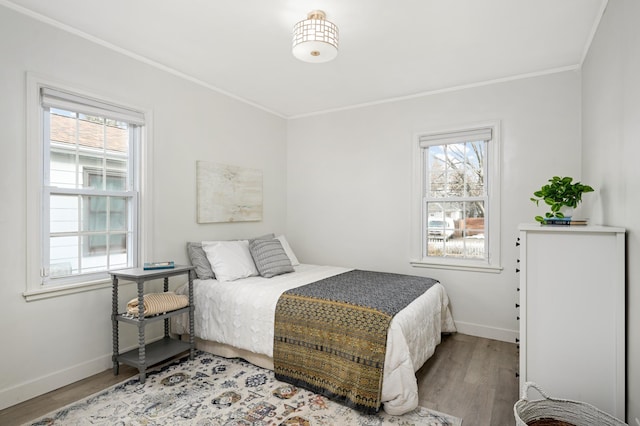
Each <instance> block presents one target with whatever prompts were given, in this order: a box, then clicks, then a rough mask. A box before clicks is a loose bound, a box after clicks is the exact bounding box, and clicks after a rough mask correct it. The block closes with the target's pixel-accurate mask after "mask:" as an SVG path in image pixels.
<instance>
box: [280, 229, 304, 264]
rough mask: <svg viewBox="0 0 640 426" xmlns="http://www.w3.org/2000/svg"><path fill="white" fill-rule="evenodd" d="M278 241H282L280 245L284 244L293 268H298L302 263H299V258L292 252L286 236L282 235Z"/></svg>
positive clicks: (283, 246)
mask: <svg viewBox="0 0 640 426" xmlns="http://www.w3.org/2000/svg"><path fill="white" fill-rule="evenodd" d="M277 239H278V240H279V241H280V244H282V248H283V249H284V252H285V253H287V256H289V260H290V261H291V266H298V265H299V264H300V262H298V258H297V257H296V255H295V254H293V250H291V246H289V243H288V242H287V239H286V238H285V237H284V235H280V236H279V237H278V238H277Z"/></svg>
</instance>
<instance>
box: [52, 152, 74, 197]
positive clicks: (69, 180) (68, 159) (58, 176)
mask: <svg viewBox="0 0 640 426" xmlns="http://www.w3.org/2000/svg"><path fill="white" fill-rule="evenodd" d="M49 161H50V163H49V183H50V185H51V186H55V187H58V188H75V187H76V154H75V152H72V151H71V152H70V151H68V150H62V149H53V148H52V149H51V152H50V160H49Z"/></svg>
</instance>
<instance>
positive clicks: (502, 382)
mask: <svg viewBox="0 0 640 426" xmlns="http://www.w3.org/2000/svg"><path fill="white" fill-rule="evenodd" d="M516 365H517V352H516V346H515V344H512V343H505V342H499V341H496V340H489V339H483V338H479V337H473V336H467V335H464V334H452V335H450V336H445V337H443V340H442V343H441V344H440V345H439V346H438V347H437V349H436V352H435V354H434V355H433V356H432V357H431V358H430V359H429V360H428V361H427V363H426V364H425V365H424V366H423V367H422V368H421V369H420V370H419V371H418V372H417V376H418V387H419V395H420V405H421V406H423V407H428V408H431V409H433V410H437V411H441V412H444V413H448V414H451V415H454V416H457V417H460V418H462V419H463V422H462V424H463V426H511V425H513V424H514V423H515V420H514V417H513V404H515V402H516V401H517V399H518V381H517V379H516V376H515V372H516ZM136 374H137V370H136V369H134V368H131V367H128V366H125V365H122V366H121V367H120V374H119V375H118V376H114V375H113V372H112V371H111V370H106V371H104V372H102V373H99V374H96V375H95V376H91V377H89V378H87V379H84V380H81V381H79V382H76V383H73V384H71V385H68V386H65V387H63V388H60V389H58V390H55V391H53V392H49V393H47V394H45V395H41V396H39V397H36V398H34V399H31V400H29V401H25V402H23V403H21V404H18V405H14V406H13V407H9V408H7V409H4V410H1V411H0V425H3V426H12V425H21V424H23V423H25V422H28V421H30V420H33V419H36V418H38V417H40V416H42V415H44V414H46V413H48V412H50V411H53V410H56V409H58V408H60V407H63V406H65V405H67V404H70V403H72V402H74V401H77V400H79V399H81V398H83V397H85V396H88V395H91V394H93V393H96V392H98V391H100V390H102V389H104V388H107V387H109V386H111V385H113V384H116V383H119V382H121V381H123V380H125V379H126V378H128V377H131V376H134V375H136Z"/></svg>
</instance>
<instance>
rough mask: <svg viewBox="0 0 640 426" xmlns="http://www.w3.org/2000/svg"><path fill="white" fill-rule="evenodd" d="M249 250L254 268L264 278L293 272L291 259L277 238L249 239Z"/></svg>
mask: <svg viewBox="0 0 640 426" xmlns="http://www.w3.org/2000/svg"><path fill="white" fill-rule="evenodd" d="M249 252H250V253H251V257H253V261H254V262H255V264H256V269H257V270H258V272H259V273H260V275H261V276H263V277H265V278H271V277H275V276H276V275H280V274H286V273H287V272H293V271H294V269H293V266H291V260H290V259H289V256H287V253H286V252H285V251H284V249H283V248H282V244H281V243H280V241H279V240H278V239H270V240H263V239H255V240H251V241H249Z"/></svg>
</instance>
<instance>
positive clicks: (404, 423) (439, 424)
mask: <svg viewBox="0 0 640 426" xmlns="http://www.w3.org/2000/svg"><path fill="white" fill-rule="evenodd" d="M27 424H28V425H34V426H35V425H65V426H67V425H70V426H76V425H78V426H79V425H104V426H106V425H109V426H112V425H121V426H125V425H126V426H138V425H145V426H155V425H195V426H205V425H207V426H208V425H215V426H218V425H219V426H315V425H322V426H325V425H326V426H329V425H330V426H338V425H339V426H343V425H359V426H378V425H380V426H382V425H396V426H414V425H415V426H418V425H423V426H424V425H426V426H460V425H461V424H462V421H461V420H460V419H457V418H455V417H452V416H449V415H446V414H442V413H438V412H435V411H432V410H428V409H426V408H420V407H419V408H417V409H416V410H414V411H412V412H410V413H407V414H404V415H402V416H391V415H388V414H386V413H385V412H384V411H382V410H381V411H380V412H379V413H377V414H375V415H364V414H361V413H359V412H357V411H355V410H353V409H350V408H347V407H345V406H342V405H340V404H338V403H335V402H332V401H330V400H328V399H326V398H325V397H323V396H320V395H317V394H314V393H312V392H309V391H306V390H304V389H301V388H296V387H295V386H292V385H289V384H286V383H283V382H279V381H277V380H276V379H275V377H274V374H273V372H272V371H270V370H265V369H263V368H260V367H256V366H254V365H253V364H250V363H248V362H246V361H243V360H239V359H227V358H221V357H217V356H215V355H211V354H209V353H206V352H201V351H197V352H196V357H195V359H193V360H189V359H188V358H185V359H183V360H180V361H178V362H174V363H172V364H169V365H167V366H164V367H162V368H160V369H158V370H156V371H151V372H150V373H148V375H147V379H146V383H145V384H140V382H139V380H138V378H137V376H136V377H134V378H131V379H129V380H127V381H125V382H123V383H120V384H118V385H115V386H113V387H111V388H109V389H107V390H104V391H102V392H99V393H97V394H95V395H93V396H90V397H88V398H85V399H83V400H81V401H78V402H75V403H73V404H70V405H68V406H66V407H64V408H62V409H60V410H58V411H55V412H52V413H50V414H48V415H46V416H43V417H41V418H39V419H37V420H35V421H32V422H30V423H27Z"/></svg>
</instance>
